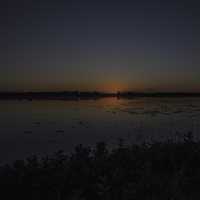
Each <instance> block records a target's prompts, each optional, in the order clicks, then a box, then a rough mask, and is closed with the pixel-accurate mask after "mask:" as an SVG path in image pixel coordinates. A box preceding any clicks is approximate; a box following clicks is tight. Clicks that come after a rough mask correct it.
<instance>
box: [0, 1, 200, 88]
mask: <svg viewBox="0 0 200 200" xmlns="http://www.w3.org/2000/svg"><path fill="white" fill-rule="evenodd" d="M199 36H200V12H199V3H198V1H192V0H188V1H184V0H182V1H178V0H162V1H158V0H157V1H156V0H151V1H150V0H135V1H134V0H133V1H126V0H121V1H117V0H115V1H111V0H110V1H109V0H106V1H104V0H98V1H95V0H91V1H89V0H65V1H64V0H58V1H50V0H49V1H43V0H40V1H38V0H5V1H4V2H3V1H2V2H1V5H0V44H1V45H0V90H1V91H30V90H31V91H44V90H45V91H46V90H100V91H117V90H136V91H184V92H190V91H200V78H199V77H200V37H199Z"/></svg>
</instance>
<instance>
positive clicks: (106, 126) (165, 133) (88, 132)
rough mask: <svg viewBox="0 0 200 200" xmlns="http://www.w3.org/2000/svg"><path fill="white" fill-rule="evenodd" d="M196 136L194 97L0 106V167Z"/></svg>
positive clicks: (199, 127) (198, 117)
mask: <svg viewBox="0 0 200 200" xmlns="http://www.w3.org/2000/svg"><path fill="white" fill-rule="evenodd" d="M189 131H192V132H193V133H194V136H195V137H196V138H197V139H198V138H199V135H198V134H200V98H191V97H185V98H135V99H117V98H116V97H111V98H102V99H98V100H79V101H56V100H49V101H48V100H40V101H26V100H23V101H14V100H10V101H3V100H2V101H0V162H1V163H3V162H10V161H12V160H15V159H23V158H25V157H27V156H30V155H33V154H39V155H46V154H53V153H54V152H56V151H58V150H64V151H67V152H70V151H71V150H72V149H73V148H74V146H76V145H78V144H80V143H82V144H84V145H94V144H95V143H96V142H99V141H106V142H108V143H109V144H111V145H114V144H116V143H117V142H118V140H119V138H123V139H124V140H125V142H137V143H140V142H143V141H145V140H146V141H152V140H163V139H169V138H174V139H177V138H181V137H183V135H184V134H186V133H187V132H189Z"/></svg>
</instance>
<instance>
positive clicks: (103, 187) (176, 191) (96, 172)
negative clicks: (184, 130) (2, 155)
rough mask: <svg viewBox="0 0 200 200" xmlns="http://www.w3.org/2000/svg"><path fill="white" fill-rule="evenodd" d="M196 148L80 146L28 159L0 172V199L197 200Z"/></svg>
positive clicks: (186, 144) (199, 163)
mask: <svg viewBox="0 0 200 200" xmlns="http://www.w3.org/2000/svg"><path fill="white" fill-rule="evenodd" d="M199 187H200V142H198V141H193V137H192V133H188V134H187V135H186V136H185V137H184V138H183V141H179V142H176V141H173V140H170V141H166V142H154V143H152V144H143V145H137V144H133V145H129V146H127V145H125V144H123V141H122V140H121V141H120V142H119V144H118V146H117V147H115V148H112V149H110V148H108V147H107V145H106V144H105V143H103V142H101V143H98V144H97V145H96V147H94V148H90V147H84V146H82V145H79V146H77V147H76V148H75V150H74V152H73V153H72V154H70V155H66V154H64V152H62V151H59V152H57V153H56V154H55V155H54V156H52V157H44V158H40V159H39V158H38V157H37V156H32V157H30V158H28V159H27V160H25V161H16V162H15V163H14V164H13V165H12V166H9V165H6V166H2V167H1V168H0V191H1V193H0V194H1V196H2V197H4V198H3V199H26V200H27V199H29V200H39V199H43V200H44V199H48V200H51V199H53V200H64V199H69V200H71V199H75V200H76V199H77V200H79V199H80V200H83V199H85V200H90V199H92V200H101V199H102V200H109V199H111V200H112V199H113V200H121V199H124V200H134V199H145V200H150V199H153V200H156V199H162V200H165V199H166V200H172V199H173V200H176V199H180V200H185V199H187V200H188V199H192V200H195V199H199V198H200V188H199Z"/></svg>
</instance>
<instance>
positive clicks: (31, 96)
mask: <svg viewBox="0 0 200 200" xmlns="http://www.w3.org/2000/svg"><path fill="white" fill-rule="evenodd" d="M108 97H116V98H118V99H123V98H125V99H132V98H138V97H160V98H161V97H167V98H173V97H175V98H183V97H200V93H184V92H155V93H140V92H118V93H102V92H78V91H72V92H71V91H65V92H0V100H84V99H85V100H86V99H88V100H90V99H91V100H92V99H94V100H96V99H100V98H108Z"/></svg>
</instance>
